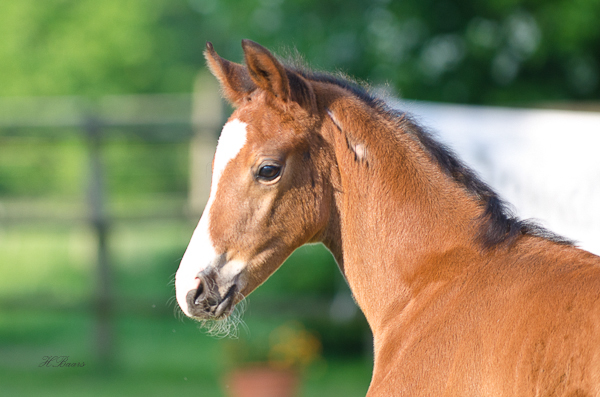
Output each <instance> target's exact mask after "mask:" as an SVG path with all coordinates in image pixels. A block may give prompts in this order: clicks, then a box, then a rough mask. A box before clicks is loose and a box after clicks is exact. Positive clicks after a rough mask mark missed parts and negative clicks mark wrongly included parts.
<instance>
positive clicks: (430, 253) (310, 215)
mask: <svg viewBox="0 0 600 397" xmlns="http://www.w3.org/2000/svg"><path fill="white" fill-rule="evenodd" d="M242 47H243V50H244V56H245V66H244V65H241V64H237V63H233V62H230V61H227V60H225V59H222V58H221V57H219V56H218V55H217V53H216V52H215V50H214V49H213V47H212V45H211V44H210V43H209V44H207V49H206V52H205V55H206V59H207V61H208V65H209V67H210V69H211V71H212V72H213V74H214V75H215V76H216V78H217V79H218V80H219V81H220V83H221V87H222V90H223V95H224V96H225V97H226V98H227V100H229V101H230V103H231V104H232V105H233V106H234V107H235V111H234V112H233V114H232V115H231V117H230V119H229V121H228V122H227V124H226V125H225V126H224V128H223V132H222V134H221V137H220V139H219V143H218V146H217V150H216V153H215V158H214V160H213V179H212V185H211V193H210V198H209V200H208V204H207V206H206V208H205V210H204V213H203V215H202V217H201V219H200V222H199V224H198V227H197V228H196V230H195V231H194V234H193V236H192V239H191V242H190V245H189V246H188V248H187V250H186V253H185V255H184V257H183V259H182V261H181V265H180V267H179V270H178V271H177V275H176V289H177V300H178V303H179V305H180V306H181V309H182V310H183V311H184V313H185V314H186V315H188V316H190V317H193V318H196V319H217V320H218V319H222V318H225V317H227V316H228V315H229V314H230V313H231V311H232V309H233V307H234V306H235V304H236V303H238V302H239V301H240V300H242V299H244V297H246V296H248V294H250V293H251V292H252V291H253V290H254V289H255V288H257V287H258V286H259V285H260V284H261V283H263V282H264V281H265V280H266V279H267V278H268V277H269V276H270V275H271V274H272V273H273V272H274V271H275V270H276V269H277V268H278V267H279V266H280V265H281V264H282V263H283V261H284V260H285V258H287V257H288V256H289V255H290V254H291V253H292V252H293V251H294V250H295V249H296V248H298V247H300V246H301V245H303V244H306V243H315V242H322V243H323V244H324V245H325V246H326V247H327V248H328V249H329V250H330V251H331V252H332V253H333V255H334V257H335V259H336V260H337V262H338V264H339V266H340V269H341V270H342V272H343V274H344V276H345V277H346V280H347V281H348V284H349V285H350V288H351V290H352V293H353V295H354V298H355V300H356V302H357V303H358V305H359V306H360V308H361V310H362V311H363V312H364V314H365V316H366V318H367V320H368V322H369V325H370V326H371V329H372V331H373V335H374V349H375V364H374V371H373V377H372V381H371V385H370V387H369V392H368V396H441V395H448V396H480V395H481V396H554V395H557V396H563V395H565V396H598V395H600V301H599V299H600V258H599V257H597V256H595V255H592V254H590V253H588V252H585V251H582V250H580V249H578V248H576V247H574V246H573V245H572V244H571V243H570V242H569V241H566V240H564V239H562V238H560V237H558V236H555V235H553V234H551V233H549V232H547V231H545V230H543V229H542V228H540V227H537V226H536V225H534V224H532V223H530V222H526V221H522V220H519V219H517V218H515V217H513V216H512V215H511V214H510V213H509V212H508V211H507V210H506V208H505V206H504V204H503V202H502V201H501V200H500V199H499V198H498V196H497V195H496V194H495V193H494V192H493V191H492V190H491V189H490V188H489V187H488V186H487V185H486V184H485V183H483V182H481V181H480V180H479V179H478V177H477V176H476V175H475V174H474V173H473V172H472V171H471V170H469V169H468V168H466V167H465V166H464V165H463V164H462V163H461V162H460V161H459V160H457V159H456V157H455V156H454V155H453V154H452V153H451V152H450V151H449V150H448V149H446V148H445V147H443V146H442V145H441V144H439V143H438V142H436V141H435V140H434V139H432V138H431V136H430V135H428V134H427V132H426V131H424V130H423V129H422V128H420V127H419V126H418V125H417V124H416V123H414V122H413V121H412V120H411V118H410V117H409V116H408V115H407V114H404V113H401V112H398V111H394V110H391V109H390V108H388V107H387V106H386V105H385V103H384V102H383V101H382V100H380V99H378V98H377V97H375V96H372V95H371V94H369V92H368V91H367V90H366V89H364V88H362V87H360V86H358V85H356V84H355V83H353V82H351V81H349V80H347V79H345V78H340V77H335V76H332V75H329V74H321V73H316V72H312V71H309V70H303V69H300V68H295V67H289V66H284V65H283V64H282V63H281V62H280V61H278V60H277V59H276V58H275V57H274V56H273V55H272V54H271V53H270V52H269V51H268V50H267V49H265V48H263V47H261V46H260V45H258V44H256V43H253V42H251V41H248V40H244V41H243V42H242Z"/></svg>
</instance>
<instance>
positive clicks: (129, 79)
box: [0, 0, 600, 103]
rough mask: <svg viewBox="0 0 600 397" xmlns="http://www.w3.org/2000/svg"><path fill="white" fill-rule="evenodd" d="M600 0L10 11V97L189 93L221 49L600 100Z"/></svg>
mask: <svg viewBox="0 0 600 397" xmlns="http://www.w3.org/2000/svg"><path fill="white" fill-rule="evenodd" d="M598 15H600V2H598V1H597V0H547V1H539V0H491V1H488V2H480V1H475V0H461V1H458V0H407V1H402V2H400V1H391V0H376V1H370V0H369V1H367V0H343V1H342V0H331V1H326V2H325V1H321V0H103V1H101V2H99V1H95V0H77V1H74V0H47V1H44V2H38V1H35V0H20V1H18V2H17V1H6V2H2V3H0V35H1V37H2V40H1V41H0V95H61V94H85V95H101V94H110V93H140V92H185V91H189V90H191V87H192V82H193V78H194V75H195V72H196V70H197V69H198V68H199V67H201V65H202V64H203V61H202V55H201V54H202V48H203V46H204V42H205V41H207V40H210V41H213V42H214V44H215V47H216V48H217V50H218V51H219V52H220V53H221V54H222V55H223V56H225V57H228V58H230V59H233V60H237V61H240V60H241V58H242V57H241V50H240V40H241V39H242V38H250V39H253V40H255V41H258V42H260V43H261V44H263V45H265V46H267V47H269V48H271V49H274V50H276V52H279V53H280V54H281V53H284V54H285V53H286V52H288V53H290V52H292V51H290V49H294V48H295V49H297V50H298V52H299V53H301V54H303V55H304V57H305V59H307V60H309V61H310V62H311V64H313V65H315V66H316V67H318V68H323V69H326V70H332V69H337V68H339V69H341V70H343V71H345V72H347V73H348V74H350V75H353V76H356V77H358V78H360V79H364V80H368V81H370V82H372V83H374V84H382V83H386V82H387V83H389V84H390V86H391V88H392V90H393V91H398V92H400V93H401V94H402V95H403V96H405V97H409V98H415V99H428V100H441V101H455V102H470V103H517V102H538V101H551V100H552V101H553V100H568V99H578V100H582V99H586V100H590V99H598V98H600V86H599V73H600V72H599V67H600V29H598V28H597V22H596V17H597V16H598Z"/></svg>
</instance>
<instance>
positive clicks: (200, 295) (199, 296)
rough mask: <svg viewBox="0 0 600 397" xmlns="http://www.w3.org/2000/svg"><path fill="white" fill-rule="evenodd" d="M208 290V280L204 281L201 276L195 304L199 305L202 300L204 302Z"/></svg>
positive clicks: (195, 295)
mask: <svg viewBox="0 0 600 397" xmlns="http://www.w3.org/2000/svg"><path fill="white" fill-rule="evenodd" d="M206 292H207V288H206V282H205V281H204V279H203V278H201V279H200V283H199V284H198V288H197V289H196V292H195V293H194V304H195V305H199V304H200V302H202V301H203V300H204V297H205V296H206Z"/></svg>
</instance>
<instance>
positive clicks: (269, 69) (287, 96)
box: [242, 40, 317, 112]
mask: <svg viewBox="0 0 600 397" xmlns="http://www.w3.org/2000/svg"><path fill="white" fill-rule="evenodd" d="M242 48H243V49H244V57H245V59H246V66H247V67H248V72H249V74H250V78H251V79H252V81H253V82H254V83H255V84H256V85H257V86H258V87H260V88H262V89H263V90H265V91H267V92H270V93H271V94H273V95H274V96H275V97H276V98H278V99H280V100H281V101H283V102H284V103H287V102H289V101H294V102H296V103H298V104H299V105H300V106H301V107H303V108H304V109H306V110H308V111H309V112H310V111H315V110H316V103H317V101H316V97H315V94H314V91H313V89H312V87H311V85H310V84H309V83H308V82H307V81H306V80H305V79H304V78H303V77H302V76H300V75H299V74H297V73H295V72H293V71H290V70H286V69H285V68H284V66H283V65H282V64H281V62H279V61H278V60H277V59H276V58H275V57H274V56H273V54H271V53H270V52H269V50H267V49H266V48H265V47H263V46H261V45H260V44H257V43H255V42H253V41H251V40H242Z"/></svg>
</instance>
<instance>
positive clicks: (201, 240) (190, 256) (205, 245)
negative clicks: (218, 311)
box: [175, 119, 247, 315]
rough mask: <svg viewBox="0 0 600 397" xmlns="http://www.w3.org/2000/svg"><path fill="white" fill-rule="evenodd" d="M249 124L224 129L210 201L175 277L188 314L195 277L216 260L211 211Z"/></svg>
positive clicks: (235, 122)
mask: <svg viewBox="0 0 600 397" xmlns="http://www.w3.org/2000/svg"><path fill="white" fill-rule="evenodd" d="M246 127H247V124H246V123H244V122H241V121H239V120H237V119H235V120H232V121H229V122H228V123H227V124H225V126H223V131H221V136H220V137H219V143H218V144H217V150H216V152H215V159H214V164H213V175H212V182H211V185H210V197H209V199H208V202H207V203H206V207H204V212H203V213H202V217H201V218H200V222H199V223H198V226H197V227H196V230H194V234H193V235H192V239H191V241H190V243H189V244H188V247H187V249H186V251H185V254H184V255H183V258H182V259H181V263H180V264H179V269H178V270H177V274H175V291H176V296H177V303H179V307H181V309H182V310H183V311H184V313H186V314H188V315H189V313H188V310H187V303H186V296H187V293H188V292H189V291H190V290H192V289H195V288H197V287H198V280H197V279H196V275H197V274H198V273H199V272H201V271H202V270H204V269H205V268H206V267H207V266H208V265H209V264H210V263H211V262H212V261H213V260H214V259H215V258H216V257H217V255H219V254H221V253H217V252H216V251H215V248H214V244H213V241H212V240H211V238H210V233H209V230H210V218H209V217H210V208H211V206H212V203H213V202H214V200H215V196H216V195H217V190H218V187H219V179H220V178H221V175H222V174H223V171H224V170H225V167H227V164H229V162H230V161H231V160H233V159H234V158H235V157H236V156H237V155H238V153H239V152H240V151H241V150H242V148H243V147H244V145H245V144H246V133H247V130H246Z"/></svg>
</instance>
